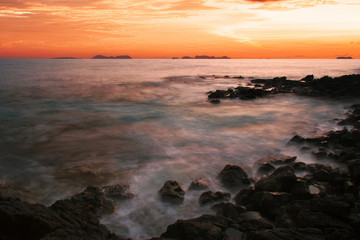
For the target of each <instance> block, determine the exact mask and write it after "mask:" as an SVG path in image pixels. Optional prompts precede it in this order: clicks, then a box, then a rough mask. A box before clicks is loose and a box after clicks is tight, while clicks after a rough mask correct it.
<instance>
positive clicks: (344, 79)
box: [208, 74, 360, 126]
mask: <svg viewBox="0 0 360 240" xmlns="http://www.w3.org/2000/svg"><path fill="white" fill-rule="evenodd" d="M359 92H360V74H353V75H344V76H340V77H334V78H332V77H329V76H324V77H322V78H317V79H315V78H314V76H313V75H308V76H306V77H305V78H303V79H301V80H300V81H298V80H288V79H287V78H286V77H275V78H273V79H253V80H251V83H250V84H249V86H247V87H243V86H239V87H236V88H229V89H228V90H216V91H210V92H209V93H208V99H209V100H214V99H217V100H219V99H226V98H228V99H234V98H238V99H241V100H252V99H256V98H261V97H265V96H269V95H274V94H278V93H292V94H296V95H303V96H312V97H325V98H341V97H358V96H359ZM216 103H219V102H216ZM358 117H359V116H358V115H357V117H356V116H355V117H354V118H349V119H348V120H347V121H345V122H344V123H347V122H349V123H352V122H353V121H356V122H357V123H356V124H359V121H358V120H359V119H358ZM357 126H358V125H357Z"/></svg>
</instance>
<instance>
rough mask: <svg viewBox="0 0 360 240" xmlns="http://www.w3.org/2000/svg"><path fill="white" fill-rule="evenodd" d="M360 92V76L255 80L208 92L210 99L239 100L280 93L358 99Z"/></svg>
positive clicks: (309, 76)
mask: <svg viewBox="0 0 360 240" xmlns="http://www.w3.org/2000/svg"><path fill="white" fill-rule="evenodd" d="M359 92H360V74H353V75H344V76H340V77H335V78H332V77H329V76H324V77H322V78H318V79H314V76H313V75H308V76H306V77H305V78H303V79H302V80H300V81H296V80H288V79H287V78H286V77H275V78H273V79H254V80H251V84H250V85H249V86H247V87H243V86H239V87H236V88H229V89H228V90H216V91H210V92H208V99H209V100H214V99H217V100H219V99H224V98H230V99H233V98H239V99H242V100H251V99H255V98H260V97H265V96H268V95H272V94H278V93H292V94H296V95H306V96H312V97H323V98H340V97H357V96H358V93H359Z"/></svg>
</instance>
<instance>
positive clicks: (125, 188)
mask: <svg viewBox="0 0 360 240" xmlns="http://www.w3.org/2000/svg"><path fill="white" fill-rule="evenodd" d="M102 190H103V191H104V193H105V196H106V197H107V198H110V199H113V200H122V199H129V198H133V197H134V194H133V193H132V192H130V187H129V185H127V184H123V185H120V184H115V185H109V186H104V187H102Z"/></svg>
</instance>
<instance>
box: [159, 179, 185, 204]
mask: <svg viewBox="0 0 360 240" xmlns="http://www.w3.org/2000/svg"><path fill="white" fill-rule="evenodd" d="M159 193H160V197H161V200H163V201H165V202H169V203H174V204H181V203H182V202H183V201H184V196H185V191H184V190H183V188H182V186H181V185H180V184H179V183H178V182H176V181H167V182H165V184H164V186H163V187H162V188H161V189H160V191H159Z"/></svg>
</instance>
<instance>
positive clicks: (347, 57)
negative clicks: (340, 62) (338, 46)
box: [336, 57, 353, 59]
mask: <svg viewBox="0 0 360 240" xmlns="http://www.w3.org/2000/svg"><path fill="white" fill-rule="evenodd" d="M336 59H353V58H352V57H337V58H336Z"/></svg>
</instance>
